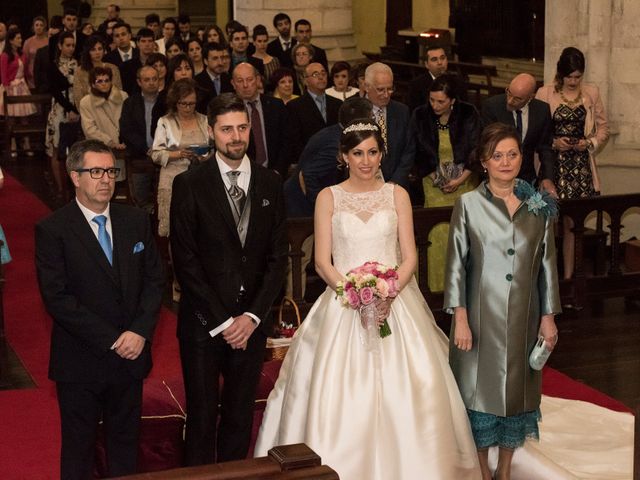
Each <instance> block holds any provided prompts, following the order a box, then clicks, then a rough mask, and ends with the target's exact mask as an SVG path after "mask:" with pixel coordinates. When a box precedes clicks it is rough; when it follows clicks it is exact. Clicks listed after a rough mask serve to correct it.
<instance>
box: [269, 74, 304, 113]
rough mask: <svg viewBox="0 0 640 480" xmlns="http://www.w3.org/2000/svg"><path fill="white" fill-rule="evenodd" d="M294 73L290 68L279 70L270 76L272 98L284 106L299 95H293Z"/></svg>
mask: <svg viewBox="0 0 640 480" xmlns="http://www.w3.org/2000/svg"><path fill="white" fill-rule="evenodd" d="M295 75H296V74H295V72H294V71H293V70H291V69H290V68H279V69H277V70H276V71H275V72H273V73H272V74H271V88H272V90H273V96H274V97H275V98H279V99H280V100H282V101H283V102H284V104H285V105H286V104H287V103H289V101H290V100H293V99H294V98H298V97H299V96H300V95H296V94H295V93H293V85H294V83H295V81H294V77H295Z"/></svg>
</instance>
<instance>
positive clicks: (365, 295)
mask: <svg viewBox="0 0 640 480" xmlns="http://www.w3.org/2000/svg"><path fill="white" fill-rule="evenodd" d="M374 298H375V294H374V292H373V288H371V287H363V288H361V289H360V300H361V301H362V304H363V305H369V304H370V303H371V302H373V300H374Z"/></svg>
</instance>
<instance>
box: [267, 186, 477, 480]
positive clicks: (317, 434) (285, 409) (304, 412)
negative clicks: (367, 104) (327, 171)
mask: <svg viewBox="0 0 640 480" xmlns="http://www.w3.org/2000/svg"><path fill="white" fill-rule="evenodd" d="M393 189H394V187H393V185H391V184H385V185H384V186H383V187H382V188H381V189H380V190H377V191H374V192H368V193H362V194H354V193H348V192H346V191H345V190H343V189H342V188H341V187H340V186H335V187H331V191H332V193H333V197H334V214H333V219H332V242H333V244H332V245H333V252H332V253H333V262H334V265H335V267H336V268H337V269H338V271H340V272H344V273H346V272H348V271H349V270H350V269H352V268H354V267H357V266H359V265H362V264H363V263H365V262H366V261H378V262H381V263H383V264H387V265H398V264H399V263H400V253H399V245H398V233H397V226H398V218H397V215H396V211H395V207H394V201H393ZM388 322H389V326H390V328H391V331H392V334H391V335H390V336H388V337H386V338H384V339H380V340H379V341H380V350H379V356H378V354H376V353H373V352H371V351H367V350H366V349H365V346H364V345H363V344H362V341H361V335H360V330H361V329H362V327H361V325H360V319H359V314H358V313H357V312H356V311H354V310H352V309H350V308H347V307H344V306H342V305H341V303H340V302H339V300H337V299H336V295H335V292H333V291H332V290H331V289H329V288H327V290H326V291H325V292H324V293H323V294H322V295H321V296H320V297H319V298H318V300H317V301H316V303H315V304H314V306H313V307H312V309H311V311H310V312H309V315H308V316H307V318H306V319H305V321H304V322H303V323H302V326H301V327H300V328H299V329H298V331H297V333H296V335H295V337H294V341H293V343H292V345H291V348H290V349H289V352H288V354H287V356H286V358H285V360H284V362H283V365H282V369H281V370H280V376H279V377H278V380H277V382H276V384H275V387H274V389H273V391H272V392H271V394H270V395H269V400H268V403H267V407H266V411H265V415H264V420H263V422H262V426H261V428H260V434H259V436H258V440H257V444H256V449H255V455H256V456H263V455H266V454H267V451H268V450H269V449H270V448H271V447H273V446H275V445H285V444H292V443H300V442H304V443H306V444H307V445H308V446H309V447H311V448H312V449H313V450H314V451H315V452H316V453H318V454H319V455H320V457H321V458H322V462H323V464H326V465H329V466H330V467H332V468H333V469H335V470H336V471H337V472H338V474H339V475H340V478H341V479H343V480H376V479H378V480H419V479H420V480H422V479H429V480H438V479H441V480H463V479H478V478H480V477H481V475H480V469H479V467H478V460H477V453H476V449H475V444H474V442H473V437H472V435H471V431H470V427H469V423H468V419H467V414H466V411H465V407H464V404H463V402H462V399H461V397H460V394H459V392H458V388H457V386H456V382H455V380H454V378H453V375H452V373H451V370H450V369H449V362H448V354H447V348H448V347H447V340H446V337H445V335H444V334H443V332H442V331H441V330H440V329H439V328H438V327H437V326H436V324H435V322H434V319H433V315H432V313H431V311H430V310H429V307H428V306H427V304H426V302H425V300H424V298H423V296H422V294H421V293H420V291H419V289H418V286H417V284H416V282H415V280H412V281H411V282H410V283H409V284H408V285H407V286H406V287H405V288H404V289H403V290H402V292H400V294H399V295H398V297H397V298H396V299H395V300H394V301H393V303H392V305H391V313H390V315H389V318H388ZM376 357H378V358H377V359H376Z"/></svg>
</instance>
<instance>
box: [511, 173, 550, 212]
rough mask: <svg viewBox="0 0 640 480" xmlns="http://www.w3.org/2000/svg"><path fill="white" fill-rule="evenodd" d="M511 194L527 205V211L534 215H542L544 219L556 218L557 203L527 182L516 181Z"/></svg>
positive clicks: (547, 193) (544, 192) (547, 194)
mask: <svg viewBox="0 0 640 480" xmlns="http://www.w3.org/2000/svg"><path fill="white" fill-rule="evenodd" d="M513 192H514V193H515V194H516V197H518V198H519V199H520V200H521V201H523V202H524V203H525V204H526V205H527V210H529V211H530V212H531V213H533V214H534V215H538V214H540V213H542V215H544V217H545V218H549V217H552V218H553V217H557V216H558V203H557V202H556V199H555V198H553V197H552V196H551V195H550V194H549V192H547V191H546V190H543V191H541V192H540V191H538V190H536V189H535V188H534V187H533V185H531V184H530V183H529V182H526V181H524V180H520V179H516V185H515V188H514V189H513Z"/></svg>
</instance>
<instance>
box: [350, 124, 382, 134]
mask: <svg viewBox="0 0 640 480" xmlns="http://www.w3.org/2000/svg"><path fill="white" fill-rule="evenodd" d="M379 130H380V127H378V125H376V124H375V123H360V122H359V123H354V124H353V125H349V126H348V127H347V128H345V129H344V130H343V131H342V133H343V134H345V133H350V132H378V131H379Z"/></svg>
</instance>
